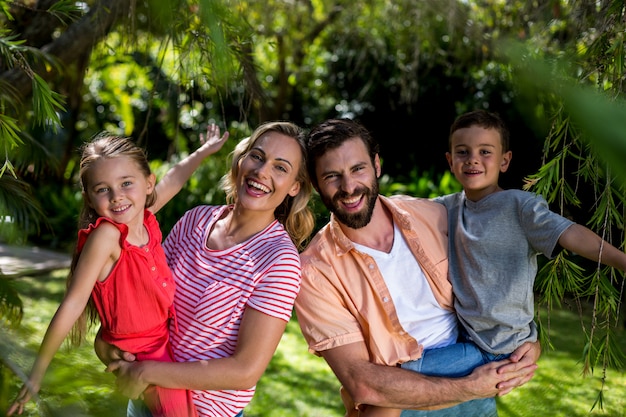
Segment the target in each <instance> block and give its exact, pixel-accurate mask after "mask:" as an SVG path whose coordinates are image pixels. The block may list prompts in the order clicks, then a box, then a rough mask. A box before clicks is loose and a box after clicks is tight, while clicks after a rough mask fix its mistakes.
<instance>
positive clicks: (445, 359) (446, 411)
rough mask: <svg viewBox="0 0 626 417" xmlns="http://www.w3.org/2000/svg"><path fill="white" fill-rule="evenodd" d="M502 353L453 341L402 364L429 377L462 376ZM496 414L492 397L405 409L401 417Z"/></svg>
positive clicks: (494, 401)
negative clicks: (429, 408) (431, 406)
mask: <svg viewBox="0 0 626 417" xmlns="http://www.w3.org/2000/svg"><path fill="white" fill-rule="evenodd" d="M503 358H504V356H502V355H498V356H494V355H490V354H487V353H485V352H483V351H482V350H481V349H480V348H479V347H478V346H476V345H475V344H474V343H472V342H463V343H455V344H453V345H450V346H446V347H443V348H437V349H427V350H425V351H424V354H423V355H422V357H421V358H420V359H417V360H414V361H410V362H405V363H403V364H402V365H401V366H402V368H403V369H408V370H411V371H415V372H420V373H422V374H424V375H430V376H447V377H462V376H465V375H469V374H470V373H472V370H473V369H474V368H476V367H477V366H480V365H484V364H485V363H488V362H490V361H492V360H496V359H503ZM426 416H428V417H497V416H498V410H497V409H496V400H495V398H485V399H480V400H472V401H467V402H464V403H461V404H458V405H455V406H454V407H449V408H443V409H441V410H428V411H421V410H404V411H402V414H401V417H426Z"/></svg>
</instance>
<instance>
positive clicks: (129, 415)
mask: <svg viewBox="0 0 626 417" xmlns="http://www.w3.org/2000/svg"><path fill="white" fill-rule="evenodd" d="M126 417H152V413H151V412H150V410H148V407H146V404H145V403H144V402H143V401H141V400H128V407H127V408H126ZM233 417H243V411H240V412H239V413H238V414H237V415H236V416H233Z"/></svg>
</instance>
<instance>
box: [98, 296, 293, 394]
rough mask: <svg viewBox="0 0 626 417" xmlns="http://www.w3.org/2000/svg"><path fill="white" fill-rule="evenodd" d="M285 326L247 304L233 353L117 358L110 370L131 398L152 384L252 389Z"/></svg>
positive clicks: (199, 387) (183, 387)
mask: <svg viewBox="0 0 626 417" xmlns="http://www.w3.org/2000/svg"><path fill="white" fill-rule="evenodd" d="M286 326H287V323H286V322H285V321H283V320H281V319H278V318H274V317H271V316H268V315H266V314H264V313H261V312H260V311H257V310H254V309H252V308H250V307H248V308H246V311H245V313H244V316H243V319H242V322H241V327H240V328H239V339H238V343H237V350H236V351H235V353H234V354H233V356H231V357H227V358H219V359H211V360H202V361H195V362H174V363H172V362H156V361H142V362H124V361H115V362H112V363H111V364H110V365H109V367H108V368H107V371H109V372H114V371H116V372H118V374H117V387H118V389H119V390H120V392H121V393H122V394H123V395H125V396H127V397H129V398H138V397H139V395H140V394H141V393H142V392H143V390H144V389H145V388H146V387H147V386H148V385H150V384H153V385H158V386H161V387H164V388H181V389H195V390H242V389H249V388H252V387H253V386H255V385H256V383H257V382H258V380H259V379H260V378H261V376H262V375H263V372H265V369H266V368H267V365H268V364H269V362H270V360H271V359H272V356H273V355H274V352H275V351H276V348H277V347H278V343H279V342H280V338H281V336H282V334H283V332H284V331H285V327H286Z"/></svg>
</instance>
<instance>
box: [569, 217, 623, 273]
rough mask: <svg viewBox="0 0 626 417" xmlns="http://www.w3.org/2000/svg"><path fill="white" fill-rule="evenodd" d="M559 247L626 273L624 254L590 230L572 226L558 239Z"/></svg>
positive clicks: (576, 225) (575, 225)
mask: <svg viewBox="0 0 626 417" xmlns="http://www.w3.org/2000/svg"><path fill="white" fill-rule="evenodd" d="M559 245H561V246H562V247H564V248H565V249H567V250H569V251H572V252H574V253H576V254H578V255H580V256H583V257H585V258H587V259H591V260H592V261H598V260H600V261H601V262H602V263H603V264H604V265H608V266H611V267H613V268H618V269H620V270H622V271H625V272H626V253H624V252H622V251H621V250H619V249H617V248H616V247H615V246H613V245H611V244H610V243H609V242H607V241H605V240H603V239H602V238H601V237H600V236H598V235H597V234H596V233H594V232H593V231H592V230H591V229H589V228H587V227H585V226H583V225H580V224H573V225H571V226H570V227H568V228H567V229H566V230H565V231H564V232H563V233H562V234H561V237H559Z"/></svg>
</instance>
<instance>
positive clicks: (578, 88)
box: [0, 0, 626, 395]
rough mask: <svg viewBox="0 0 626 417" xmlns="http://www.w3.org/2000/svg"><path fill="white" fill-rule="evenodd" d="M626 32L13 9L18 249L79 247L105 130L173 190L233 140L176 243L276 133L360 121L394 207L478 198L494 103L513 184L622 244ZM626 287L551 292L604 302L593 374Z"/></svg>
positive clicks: (8, 184)
mask: <svg viewBox="0 0 626 417" xmlns="http://www.w3.org/2000/svg"><path fill="white" fill-rule="evenodd" d="M625 27H626V23H625V5H624V2H623V1H621V0H577V1H566V0H533V1H521V0H421V1H415V0H395V1H393V2H388V1H385V0H357V1H355V0H292V1H284V0H269V1H267V0H248V1H243V0H241V1H235V0H171V1H170V0H168V1H165V0H131V1H128V0H102V1H93V0H87V1H83V2H75V1H71V0H39V1H35V0H14V1H4V0H0V157H1V158H2V165H1V168H0V242H7V243H11V244H31V245H37V246H42V247H46V248H50V249H54V250H58V251H62V252H65V253H70V252H71V250H72V248H73V245H74V240H75V236H76V228H75V223H76V217H77V214H78V208H79V206H80V199H81V195H80V190H79V189H78V187H77V178H76V174H77V171H78V169H77V162H78V154H77V149H78V147H79V146H80V145H81V144H82V143H83V142H84V141H86V140H88V139H89V138H91V137H92V136H93V135H94V134H96V133H98V132H100V131H102V130H107V131H110V132H111V133H114V134H120V135H127V136H131V137H133V138H134V139H135V140H136V141H137V142H138V143H139V144H140V145H142V146H144V147H145V148H146V149H147V150H148V155H149V158H150V159H151V161H152V167H153V169H154V171H155V172H156V173H157V176H161V175H163V173H164V172H166V170H167V169H168V167H169V166H171V164H172V163H175V162H176V161H177V160H178V159H179V158H181V157H183V156H184V155H186V154H187V153H188V152H190V151H193V149H195V148H196V147H197V146H198V135H199V133H201V132H203V131H204V130H205V129H206V126H207V124H209V123H211V122H216V123H218V124H219V125H220V126H221V127H222V129H228V130H229V131H230V133H231V138H232V139H230V140H229V142H228V143H227V144H226V145H225V148H224V149H223V150H222V151H220V153H218V154H217V155H214V156H212V157H211V158H209V159H208V160H207V161H206V162H205V163H204V164H203V165H202V167H201V168H200V169H198V171H197V172H196V173H195V174H194V176H193V178H192V180H191V181H189V183H188V184H187V186H186V187H185V189H184V190H183V191H181V193H180V194H179V195H178V196H177V197H176V198H175V199H174V200H173V201H172V202H170V203H169V205H167V206H166V207H165V208H164V209H163V210H161V211H160V212H159V216H158V217H159V221H160V223H161V226H162V229H163V232H164V234H166V233H167V232H168V231H169V229H170V228H171V226H172V225H173V224H174V222H175V221H176V220H177V219H178V218H179V217H180V216H181V215H182V214H183V213H184V211H185V210H187V209H189V208H190V207H192V206H195V205H197V204H204V203H210V204H213V203H222V202H223V193H222V192H221V191H220V190H219V189H218V188H217V183H218V180H219V178H220V176H221V175H222V174H223V173H225V172H226V170H227V166H228V164H227V159H228V158H227V155H228V152H229V151H230V150H231V149H232V148H233V147H234V145H235V143H236V142H237V141H238V140H240V139H241V138H243V137H245V136H246V135H248V134H249V133H250V131H251V130H253V129H254V128H255V127H256V126H257V125H258V124H260V123H262V122H264V121H267V120H275V119H288V120H291V121H294V122H295V123H298V124H299V125H301V126H303V127H304V128H309V127H311V126H312V125H314V124H316V123H318V122H320V121H322V120H324V119H326V118H328V117H351V118H355V119H358V120H360V121H361V122H362V123H363V124H364V125H365V126H367V127H368V128H369V129H370V130H371V131H372V132H373V134H374V135H375V137H377V138H378V140H379V141H380V142H381V156H382V158H383V173H384V176H383V178H382V179H381V190H382V192H383V193H385V194H392V193H407V194H412V195H416V196H422V197H432V196H436V195H439V194H444V193H449V192H454V191H457V190H459V186H458V184H457V183H456V181H455V180H454V179H453V177H452V176H451V175H450V174H449V172H448V169H447V164H446V162H445V158H444V153H445V151H446V147H447V136H448V129H449V126H450V124H451V123H452V121H453V120H454V118H455V117H456V116H458V115H459V114H460V113H462V112H465V111H468V110H471V109H475V108H485V109H488V110H491V111H495V112H498V113H499V114H500V115H502V116H503V118H504V119H505V120H506V121H507V123H508V125H509V128H510V130H511V133H512V150H513V155H514V157H513V161H512V165H511V169H510V170H509V172H508V173H507V174H506V175H504V176H503V177H502V183H501V185H502V186H503V187H504V188H522V187H524V188H526V189H529V190H532V191H536V192H539V193H541V194H542V195H544V196H545V197H546V198H547V199H548V201H549V202H550V203H551V205H552V207H553V209H554V210H556V211H559V212H561V213H563V214H564V215H566V216H568V217H571V218H573V219H574V220H576V221H578V222H580V223H583V224H586V225H588V226H589V227H590V228H592V229H593V230H594V231H596V232H598V233H599V234H600V235H602V236H603V237H605V239H607V240H609V241H610V242H612V243H613V244H614V245H615V246H618V247H620V248H623V247H624V239H625V234H624V198H625V196H626V193H624V177H625V174H626V165H625V164H624V162H623V161H624V160H626V111H625V108H624V54H625V46H624V37H625ZM314 205H315V207H316V211H317V213H318V224H320V225H321V224H323V223H324V222H325V221H326V219H327V214H326V212H325V210H324V209H323V207H322V205H321V204H320V203H319V201H317V200H315V201H314ZM623 282H624V280H623V274H622V273H621V272H619V271H614V270H611V269H609V268H601V267H599V266H598V265H592V264H589V263H587V262H585V261H582V260H580V259H577V257H576V256H575V254H564V256H561V257H558V258H557V259H555V260H553V261H551V262H545V265H544V268H543V270H542V273H541V274H540V276H539V277H538V280H537V293H538V300H539V302H540V303H541V304H542V305H544V306H547V307H548V312H549V308H550V307H551V306H554V305H558V304H559V303H560V302H561V301H562V300H563V299H564V297H565V296H570V297H572V298H573V299H574V300H576V302H577V303H579V310H580V311H581V314H582V312H583V311H588V310H586V309H584V308H583V304H585V305H587V304H591V305H593V306H594V308H593V309H591V310H590V312H589V313H588V314H590V315H591V317H592V318H593V320H591V322H590V323H591V324H590V325H589V326H585V327H583V328H582V331H581V338H583V339H585V341H586V344H585V349H584V354H585V358H584V360H583V365H582V366H583V369H584V370H585V372H587V373H589V372H591V371H592V370H593V369H594V368H596V367H599V368H602V369H605V368H606V367H607V366H615V367H618V368H620V367H623V359H624V352H623V348H620V347H617V348H616V347H615V346H614V345H612V340H613V339H612V336H611V335H612V334H613V333H614V332H615V331H617V330H618V329H621V330H623V320H624V319H623V309H624V308H623V302H622V301H623V300H624V296H623V293H624V291H623V289H624V288H623ZM16 288H17V287H16V285H15V283H14V282H12V280H10V279H0V314H1V316H0V322H1V323H2V325H3V326H11V325H16V324H18V323H19V322H20V317H21V313H22V310H21V309H22V306H21V303H20V295H19V289H16ZM620 310H621V311H622V315H621V316H620ZM538 319H539V321H540V322H541V323H542V330H543V333H542V334H543V337H544V340H547V341H548V342H549V326H548V325H547V324H545V322H544V321H543V320H542V317H538ZM544 324H545V325H544ZM599 395H601V393H600V394H599Z"/></svg>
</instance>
